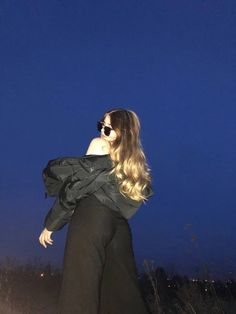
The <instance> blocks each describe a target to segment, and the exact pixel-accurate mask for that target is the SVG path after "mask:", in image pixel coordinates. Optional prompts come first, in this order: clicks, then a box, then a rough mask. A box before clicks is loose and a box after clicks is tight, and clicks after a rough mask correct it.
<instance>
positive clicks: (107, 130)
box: [97, 121, 113, 136]
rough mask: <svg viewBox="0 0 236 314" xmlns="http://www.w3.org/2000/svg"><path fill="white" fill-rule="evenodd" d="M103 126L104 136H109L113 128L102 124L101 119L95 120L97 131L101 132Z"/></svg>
mask: <svg viewBox="0 0 236 314" xmlns="http://www.w3.org/2000/svg"><path fill="white" fill-rule="evenodd" d="M103 127H104V134H105V135H106V136H109V135H110V133H111V130H113V129H112V128H110V127H109V126H104V123H103V122H101V121H98V122H97V129H98V131H99V132H101V130H102V128H103Z"/></svg>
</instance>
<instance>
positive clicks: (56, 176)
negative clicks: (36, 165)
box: [42, 157, 89, 198]
mask: <svg viewBox="0 0 236 314" xmlns="http://www.w3.org/2000/svg"><path fill="white" fill-rule="evenodd" d="M75 173H77V175H78V174H79V176H80V177H81V178H83V177H85V176H87V174H88V173H89V167H88V165H87V160H86V159H83V158H79V157H61V158H56V159H51V160H49V162H48V163H47V165H46V167H45V168H44V169H43V172H42V177H43V182H44V186H45V198H47V197H48V196H57V195H58V193H59V191H60V189H61V187H62V185H63V183H64V182H65V180H66V179H67V178H68V177H70V176H71V175H73V174H75Z"/></svg>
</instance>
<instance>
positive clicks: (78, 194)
mask: <svg viewBox="0 0 236 314" xmlns="http://www.w3.org/2000/svg"><path fill="white" fill-rule="evenodd" d="M112 166H113V165H112V160H111V158H110V155H109V154H106V155H93V154H91V155H84V156H82V157H62V158H57V159H52V160H49V162H48V164H47V166H46V167H45V168H44V169H43V173H42V175H43V181H44V185H45V198H47V197H48V196H54V197H56V199H55V202H54V204H53V206H52V207H51V209H50V210H49V212H48V213H47V215H46V217H45V220H44V227H46V228H47V229H48V230H49V231H57V230H60V229H62V227H63V226H64V225H65V224H66V223H67V222H69V220H70V218H71V216H72V215H73V212H74V209H75V207H76V205H77V203H78V201H79V200H81V199H82V198H84V197H87V196H88V195H90V194H94V195H95V196H96V197H97V198H98V199H99V200H100V201H101V202H102V203H103V204H104V205H106V206H107V207H109V208H111V209H112V210H116V211H118V212H119V213H120V214H121V215H122V216H123V217H125V218H126V219H129V218H130V217H131V216H133V215H134V213H135V212H136V211H137V209H138V208H139V207H140V206H141V204H142V201H140V202H138V201H135V200H132V199H131V198H129V197H125V196H123V195H122V194H121V193H120V192H119V190H118V184H117V181H116V177H115V174H114V173H113V174H112V175H108V171H109V170H111V169H112ZM153 194H154V192H153V189H152V187H151V186H148V187H147V188H146V190H145V195H146V197H147V198H149V197H150V196H152V195H153Z"/></svg>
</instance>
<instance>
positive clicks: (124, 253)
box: [39, 108, 154, 314]
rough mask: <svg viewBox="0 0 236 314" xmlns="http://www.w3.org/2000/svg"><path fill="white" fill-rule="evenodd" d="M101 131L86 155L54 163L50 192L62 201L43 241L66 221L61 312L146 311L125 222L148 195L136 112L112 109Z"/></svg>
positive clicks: (47, 174) (49, 170)
mask: <svg viewBox="0 0 236 314" xmlns="http://www.w3.org/2000/svg"><path fill="white" fill-rule="evenodd" d="M97 128H98V130H99V131H101V136H100V137H99V138H94V139H93V140H92V141H91V143H90V145H89V147H88V150H87V152H86V155H84V156H82V157H63V158H57V159H54V160H50V161H49V163H48V165H47V167H46V168H45V169H44V170H43V179H44V182H45V186H46V190H47V191H46V194H47V195H49V196H57V199H56V201H55V203H54V205H53V207H52V208H51V210H50V211H49V212H48V214H47V216H46V218H45V221H44V226H45V228H44V230H43V231H42V233H41V235H40V237H39V241H40V243H41V244H42V245H43V246H44V247H45V248H46V247H47V246H46V243H48V244H50V245H52V244H53V240H52V239H51V234H52V232H54V231H58V230H60V229H61V228H62V227H63V226H64V225H65V224H66V223H68V222H69V225H68V232H67V238H66V245H65V252H64V260H63V274H62V285H61V290H60V296H59V302H58V313H60V314H76V313H78V314H147V313H150V312H149V309H148V306H147V304H146V302H145V300H144V299H143V297H142V295H141V290H140V286H139V282H138V271H137V267H136V263H135V257H134V252H133V244H132V234H131V229H130V226H129V224H128V219H129V218H130V217H132V216H133V215H134V213H135V212H136V210H137V209H138V208H139V207H140V206H141V204H142V203H143V202H145V201H146V200H147V199H148V198H149V197H150V196H152V195H153V194H154V192H153V190H152V187H151V174H150V168H149V167H148V164H147V162H146V158H145V155H144V152H143V149H142V145H141V142H140V138H139V133H140V122H139V119H138V117H137V115H136V113H135V112H134V111H131V110H126V109H123V108H115V109H112V110H110V111H107V112H106V113H105V114H104V115H103V117H102V119H101V120H100V121H99V122H98V123H97Z"/></svg>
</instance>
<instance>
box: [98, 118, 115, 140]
mask: <svg viewBox="0 0 236 314" xmlns="http://www.w3.org/2000/svg"><path fill="white" fill-rule="evenodd" d="M104 126H109V127H111V128H112V126H111V118H110V116H109V115H108V114H107V115H106V117H105V119H104ZM116 137H117V134H116V132H115V130H111V132H110V135H109V136H107V135H105V134H104V128H102V129H101V138H103V139H104V140H106V141H108V142H110V143H111V144H112V142H113V141H114V140H115V139H116Z"/></svg>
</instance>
